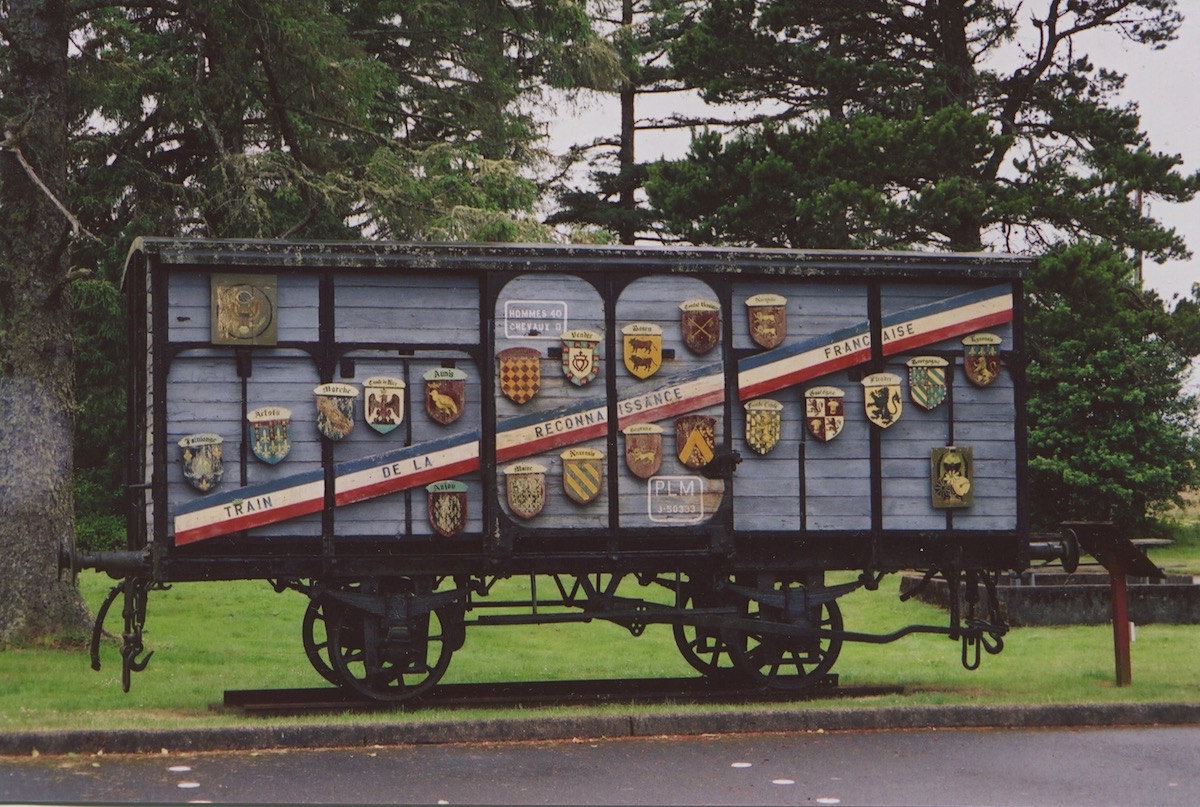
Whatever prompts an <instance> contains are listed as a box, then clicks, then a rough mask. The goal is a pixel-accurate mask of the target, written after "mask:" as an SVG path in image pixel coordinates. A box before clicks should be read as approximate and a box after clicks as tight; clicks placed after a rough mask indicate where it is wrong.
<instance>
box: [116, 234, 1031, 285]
mask: <svg viewBox="0 0 1200 807" xmlns="http://www.w3.org/2000/svg"><path fill="white" fill-rule="evenodd" d="M138 254H141V255H143V256H145V257H146V258H147V259H149V260H152V261H153V262H154V263H155V264H157V266H159V267H163V268H169V267H172V266H188V267H192V268H196V267H213V268H219V267H228V266H238V267H244V268H247V269H253V268H259V267H261V268H267V267H270V268H274V269H287V268H294V269H319V268H353V269H379V270H396V269H403V268H414V269H437V270H451V271H454V270H469V271H479V270H483V271H487V270H505V269H507V270H519V271H568V272H575V273H586V272H596V271H606V270H607V271H611V270H613V269H615V268H626V267H628V268H630V269H633V268H635V267H636V268H637V269H639V270H641V271H661V272H681V273H692V272H718V273H735V274H741V273H749V274H763V275H792V276H800V277H821V276H838V275H843V274H845V275H855V276H861V275H862V274H863V273H870V274H876V273H877V274H879V275H882V276H901V277H904V276H907V277H931V278H932V277H933V276H936V275H939V274H943V273H947V274H952V275H954V276H956V277H972V276H974V277H980V278H1017V277H1020V276H1022V275H1023V274H1024V273H1025V271H1026V269H1027V268H1028V266H1029V264H1030V263H1031V261H1032V259H1031V258H1029V257H1027V256H1020V255H1012V254H1007V253H998V252H906V251H874V250H793V249H760V248H736V247H671V246H592V245H560V244H468V243H428V242H422V243H399V242H387V241H278V240H250V239H245V240H243V239H230V240H215V239H186V238H153V237H143V238H138V239H137V240H136V241H134V243H133V246H132V247H131V248H130V251H129V257H128V259H127V261H126V267H127V268H128V265H129V261H130V260H132V259H133V258H134V257H135V256H136V255H138Z"/></svg>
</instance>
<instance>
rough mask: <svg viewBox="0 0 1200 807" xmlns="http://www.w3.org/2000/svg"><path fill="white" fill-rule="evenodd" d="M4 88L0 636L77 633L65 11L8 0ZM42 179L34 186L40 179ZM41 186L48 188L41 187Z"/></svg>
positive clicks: (57, 2)
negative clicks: (60, 563) (61, 569)
mask: <svg viewBox="0 0 1200 807" xmlns="http://www.w3.org/2000/svg"><path fill="white" fill-rule="evenodd" d="M6 5H7V9H8V11H7V14H6V15H4V16H3V18H2V21H3V31H4V33H5V35H6V38H7V40H8V41H7V43H6V49H5V50H6V52H5V53H4V55H3V56H2V57H0V98H2V99H3V103H4V109H5V112H6V113H7V115H8V116H7V117H6V118H5V119H4V121H3V125H4V130H5V132H4V135H5V141H6V148H5V149H4V150H3V151H0V457H2V458H3V459H2V460H0V462H2V464H0V557H3V563H2V564H0V645H4V644H11V643H25V642H30V641H40V640H43V639H45V638H47V637H50V638H54V639H57V640H60V641H61V640H62V639H64V638H66V639H76V640H77V639H80V638H82V636H83V635H86V630H87V627H88V623H89V622H90V617H89V614H88V610H87V607H86V605H85V604H84V602H83V599H82V598H81V597H80V594H79V590H78V588H77V586H76V585H75V584H74V582H73V581H72V580H71V579H70V578H69V576H68V577H66V578H65V579H64V580H62V581H59V580H58V579H57V553H58V547H59V545H60V544H63V545H70V544H71V543H73V540H74V502H73V496H72V489H71V477H72V474H71V446H72V425H73V416H74V405H75V389H74V365H73V361H72V359H73V344H72V336H71V311H70V305H69V301H68V296H67V283H68V280H67V273H68V259H67V247H68V245H69V242H70V229H69V227H68V222H67V219H66V218H65V217H64V216H63V214H62V213H61V212H60V211H59V210H58V209H57V207H56V206H55V204H54V202H53V200H52V199H51V198H50V195H51V194H53V195H54V196H55V197H57V198H59V199H63V198H65V193H64V191H65V189H66V177H67V92H66V91H67V32H68V31H67V12H66V6H65V3H64V2H63V1H62V0H9V2H8V3H7V4H6ZM39 181H40V183H41V184H40V185H39ZM43 186H44V187H43Z"/></svg>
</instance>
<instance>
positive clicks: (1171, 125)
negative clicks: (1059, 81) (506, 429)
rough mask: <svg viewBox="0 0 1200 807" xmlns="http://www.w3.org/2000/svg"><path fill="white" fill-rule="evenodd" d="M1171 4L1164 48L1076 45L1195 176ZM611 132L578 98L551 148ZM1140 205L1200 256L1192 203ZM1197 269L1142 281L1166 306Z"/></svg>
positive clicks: (1198, 71) (611, 122) (644, 141)
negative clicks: (1110, 74)
mask: <svg viewBox="0 0 1200 807" xmlns="http://www.w3.org/2000/svg"><path fill="white" fill-rule="evenodd" d="M1179 5H1180V7H1181V8H1182V9H1183V12H1184V13H1185V14H1188V13H1189V12H1190V13H1191V16H1190V17H1188V18H1187V19H1185V21H1184V23H1183V27H1182V29H1181V30H1180V32H1179V38H1178V39H1177V40H1176V41H1175V42H1172V43H1171V44H1170V45H1168V46H1167V47H1166V48H1165V49H1164V50H1161V51H1154V50H1150V49H1149V48H1146V47H1135V46H1133V45H1130V44H1128V43H1125V42H1123V41H1122V40H1120V39H1119V38H1117V37H1116V36H1107V37H1105V38H1103V39H1099V38H1094V37H1093V38H1092V39H1089V40H1085V41H1083V42H1082V43H1080V44H1081V46H1082V49H1083V50H1084V52H1086V53H1088V54H1089V55H1090V56H1091V57H1092V60H1093V63H1094V64H1096V65H1100V66H1104V67H1108V68H1110V69H1113V70H1117V71H1120V72H1124V73H1126V74H1127V76H1128V80H1127V82H1126V87H1125V97H1126V98H1127V99H1128V100H1131V101H1135V102H1136V103H1137V104H1138V107H1139V109H1140V111H1141V116H1142V128H1143V130H1144V131H1146V132H1148V133H1149V135H1150V142H1151V144H1152V146H1153V147H1154V149H1155V150H1157V151H1161V152H1165V153H1168V154H1180V155H1182V157H1183V159H1184V170H1185V171H1196V170H1198V169H1200V0H1180V3H1179ZM666 111H667V110H664V111H663V112H662V113H659V112H657V111H654V110H648V109H647V108H646V106H645V105H644V104H643V105H642V107H641V108H639V110H638V115H639V117H651V116H658V115H659V114H666ZM689 111H690V110H689ZM619 128H620V125H619V121H618V119H617V107H616V101H615V99H613V98H612V97H611V96H608V97H605V96H591V97H588V98H585V99H581V101H580V103H578V104H577V105H575V108H574V109H570V108H566V107H564V108H563V109H561V110H560V117H559V123H558V125H557V126H556V127H555V129H554V130H553V131H552V133H551V136H552V139H551V148H552V149H553V150H554V151H555V152H559V153H561V152H562V151H563V150H565V149H566V148H567V147H568V146H570V145H572V144H573V143H580V142H584V141H587V140H590V139H591V138H593V137H597V136H602V135H615V134H616V133H617V131H618V130H619ZM687 142H688V137H687V134H686V133H683V132H671V133H663V134H659V133H655V132H642V133H639V134H638V139H637V143H636V146H637V159H638V160H639V161H642V162H651V161H654V160H656V159H658V158H660V157H664V156H666V157H677V156H680V155H681V154H683V153H684V151H685V150H686V148H687ZM1147 204H1148V208H1149V211H1148V212H1149V213H1150V214H1151V215H1153V216H1155V217H1156V218H1158V219H1159V220H1161V221H1162V222H1164V223H1165V224H1166V225H1167V226H1169V227H1174V228H1175V229H1176V230H1177V231H1178V232H1180V233H1181V234H1182V235H1183V237H1184V239H1185V240H1186V241H1187V244H1188V248H1189V249H1191V250H1192V252H1194V253H1197V255H1198V256H1200V199H1198V200H1196V201H1193V202H1190V203H1188V204H1186V205H1171V204H1166V203H1164V202H1160V201H1156V200H1148V202H1147ZM1198 267H1200V257H1197V258H1193V259H1192V260H1189V261H1172V262H1169V263H1166V264H1161V265H1160V264H1156V263H1153V262H1149V261H1147V262H1146V264H1145V270H1144V271H1145V282H1146V285H1147V286H1149V287H1151V288H1154V289H1156V290H1157V291H1158V292H1159V294H1161V295H1162V296H1163V297H1164V298H1165V299H1167V300H1170V299H1171V298H1172V297H1173V296H1174V295H1176V294H1180V295H1186V294H1187V293H1188V291H1189V290H1190V289H1191V287H1192V284H1193V283H1195V282H1198V281H1200V272H1198Z"/></svg>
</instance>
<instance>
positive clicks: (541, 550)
mask: <svg viewBox="0 0 1200 807" xmlns="http://www.w3.org/2000/svg"><path fill="white" fill-rule="evenodd" d="M1025 268H1026V261H1025V260H1024V259H1021V258H1017V257H1014V256H1006V255H996V254H923V253H910V252H903V253H902V252H888V253H884V252H800V251H781V250H754V249H690V248H689V249H682V248H679V249H665V248H664V249H648V248H647V249H643V248H622V247H573V246H547V245H504V246H500V245H486V246H485V245H431V244H389V243H302V242H290V241H289V242H282V241H211V240H170V239H157V238H146V239H141V240H139V241H138V242H137V243H136V244H135V245H134V247H133V249H132V251H131V253H130V256H129V259H128V263H127V267H126V273H125V279H124V286H125V291H126V294H127V299H128V311H129V317H130V331H129V333H130V335H129V339H130V342H129V348H130V355H131V356H132V360H131V371H130V378H129V398H128V400H129V412H130V414H129V433H130V435H131V436H132V437H131V440H130V442H129V445H128V456H127V464H128V468H129V479H128V482H129V485H128V514H129V516H128V535H129V548H128V550H127V551H124V552H117V553H107V554H77V553H73V552H64V557H65V558H66V559H65V560H64V561H63V562H64V563H69V564H70V565H71V566H72V567H73V568H76V569H77V568H97V569H100V570H103V571H107V572H109V573H110V574H112V575H114V576H115V577H118V578H119V579H121V581H122V582H121V583H120V584H119V585H118V586H117V587H116V588H114V589H113V594H112V597H110V599H109V601H108V602H107V603H106V605H105V608H104V609H102V610H103V611H107V606H108V605H109V604H110V603H111V602H112V601H113V599H115V598H116V597H117V596H119V595H121V594H123V595H124V597H125V608H124V611H125V621H126V625H125V631H124V634H125V646H124V648H123V651H122V655H123V658H124V665H125V669H124V676H123V678H124V682H125V685H126V686H128V683H129V674H130V673H131V672H132V671H136V670H138V669H140V668H141V667H142V666H144V664H145V661H146V658H147V657H146V656H144V655H143V654H144V653H145V649H144V647H143V645H142V633H141V631H142V625H143V622H144V619H145V612H146V600H147V596H148V592H149V591H150V590H151V589H153V588H154V587H155V586H158V585H162V584H167V583H176V582H185V581H196V580H231V579H252V578H259V579H265V580H270V581H272V582H273V583H274V584H275V585H276V587H277V588H279V589H280V590H285V589H294V590H296V591H299V592H302V593H303V594H304V595H306V596H308V597H309V598H310V603H309V606H308V610H307V612H306V615H305V618H304V624H303V626H302V630H303V637H304V649H305V652H306V653H307V655H308V657H309V659H310V660H311V662H312V664H313V665H314V667H316V669H317V670H318V671H319V672H320V673H321V674H322V675H323V676H324V677H325V678H327V679H328V680H329V681H330V682H333V683H336V684H338V685H344V686H347V687H350V688H353V689H355V690H357V691H359V692H360V693H362V694H365V695H368V696H370V697H372V698H377V699H385V700H400V699H405V698H410V697H413V696H415V695H419V694H420V693H421V692H424V691H425V690H427V689H428V688H429V687H432V686H433V685H434V684H436V682H437V681H438V679H439V678H440V677H441V675H442V673H443V672H444V671H445V669H446V666H447V664H448V663H449V661H450V657H451V654H452V653H453V651H454V650H456V649H457V648H459V647H460V646H461V645H462V643H463V641H464V639H465V633H466V627H468V626H471V627H475V626H481V625H486V624H512V623H514V622H526V623H538V622H547V621H565V620H580V621H586V620H592V619H601V620H608V621H612V622H615V623H617V624H621V625H624V626H625V627H627V628H629V629H630V630H631V631H633V632H634V633H639V632H640V631H641V630H642V629H643V628H644V627H645V626H646V625H647V624H651V623H666V624H671V625H672V626H673V629H674V634H675V638H676V641H677V643H678V646H679V649H680V651H681V652H682V653H683V655H684V656H685V657H686V658H687V659H688V661H689V662H690V663H691V664H692V665H693V666H694V667H695V668H696V669H697V670H699V671H700V672H702V673H704V674H706V675H714V676H716V675H720V676H729V677H730V679H731V680H732V679H738V680H741V681H743V682H745V683H746V684H747V685H766V686H773V687H785V688H790V687H797V688H798V687H804V686H807V685H809V684H811V683H813V682H814V681H819V680H822V678H823V677H824V676H825V675H826V674H827V673H828V672H829V670H830V668H831V667H832V665H833V663H834V661H835V660H836V658H837V655H838V651H839V649H840V648H841V646H842V643H843V642H844V641H871V642H885V641H891V640H893V639H897V638H899V637H900V636H903V635H907V634H909V633H912V632H917V631H925V632H937V633H944V634H947V635H949V636H951V637H953V638H961V639H962V642H963V658H964V662H965V663H967V664H969V665H971V664H977V663H978V660H979V650H980V648H981V647H982V648H984V649H987V650H989V651H993V652H994V651H998V650H999V647H1000V643H1001V636H1002V635H1003V634H1004V631H1005V626H1004V624H1003V622H1002V620H1001V619H999V617H998V616H997V615H996V614H993V613H989V614H984V613H976V609H975V607H974V605H973V604H972V603H973V602H974V597H973V596H971V594H972V592H973V591H974V590H975V587H976V586H977V585H979V584H983V585H989V584H991V583H992V581H993V580H994V576H995V575H996V574H997V573H999V572H1001V571H1003V570H1010V569H1021V568H1024V567H1025V566H1026V565H1027V564H1028V562H1029V554H1030V545H1029V515H1028V504H1027V496H1026V491H1025V480H1026V465H1027V460H1026V444H1025V432H1026V429H1025V422H1024V421H1025V411H1026V409H1025V392H1024V391H1025V384H1024V366H1025V359H1024V354H1023V350H1022V319H1021V299H1022V277H1023V274H1024V271H1025ZM908 569H916V570H920V571H923V572H925V574H926V575H927V577H930V578H931V577H933V576H935V575H939V576H944V577H945V578H946V579H947V580H948V581H950V583H951V585H952V587H953V588H954V589H955V590H956V591H958V590H960V589H961V590H962V591H963V592H965V593H966V594H967V596H966V597H965V600H964V601H965V602H966V603H967V604H966V605H963V606H958V605H957V604H956V605H955V606H953V607H952V608H951V613H950V620H949V624H948V625H944V626H926V625H913V626H909V627H908V628H905V629H903V630H901V631H898V632H895V633H890V634H883V635H877V634H871V633H863V632H851V631H848V630H847V629H846V627H845V626H844V625H843V622H842V618H841V613H840V608H839V606H838V602H837V600H838V598H839V597H840V596H842V595H844V594H846V593H848V592H850V591H852V590H855V589H857V588H859V587H861V586H867V587H872V588H873V587H875V586H877V585H878V583H879V581H880V579H881V578H882V576H883V575H885V574H888V573H892V572H897V571H900V570H908ZM839 570H840V571H850V572H857V573H858V575H857V577H855V576H854V575H852V574H851V575H845V574H843V575H839V576H838V577H837V579H839V580H843V581H848V582H839V583H829V582H827V579H826V578H827V574H828V573H830V572H836V571H839ZM518 576H520V577H526V576H527V577H528V578H529V581H530V585H529V591H530V594H529V596H528V597H527V598H523V599H522V600H521V601H520V602H513V601H511V600H506V601H505V603H504V605H505V608H504V609H503V613H496V612H495V611H496V610H499V609H493V610H492V611H490V612H489V606H490V605H491V603H490V602H489V599H488V595H489V593H490V592H491V590H492V587H493V584H494V583H495V582H496V581H497V580H500V579H504V578H509V577H518ZM539 579H541V580H542V581H543V583H542V593H541V594H539V592H538V587H537V582H538V580H539ZM547 581H549V582H547ZM547 590H549V592H550V594H549V595H547V594H546V593H545V592H546V591H547ZM642 592H644V594H643V593H642ZM989 601H990V602H995V599H994V597H993V598H989ZM953 602H954V603H958V602H959V598H953ZM103 618H104V615H103V613H102V614H101V615H100V617H99V618H98V620H97V636H98V635H99V629H100V625H101V624H102V622H103ZM868 627H869V626H868Z"/></svg>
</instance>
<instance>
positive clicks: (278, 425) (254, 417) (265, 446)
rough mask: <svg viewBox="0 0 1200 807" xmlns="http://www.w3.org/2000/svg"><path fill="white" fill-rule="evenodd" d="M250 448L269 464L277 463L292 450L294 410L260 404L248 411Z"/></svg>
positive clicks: (255, 454)
mask: <svg viewBox="0 0 1200 807" xmlns="http://www.w3.org/2000/svg"><path fill="white" fill-rule="evenodd" d="M246 421H247V424H248V426H247V428H248V430H249V437H250V450H251V451H252V452H254V456H256V457H258V458H259V459H260V460H262V461H263V462H265V463H267V464H268V465H275V464H277V463H278V462H279V461H280V460H282V459H283V458H284V457H286V456H287V455H288V452H289V451H291V450H292V436H291V423H292V410H290V409H284V408H283V407H282V406H260V407H259V408H258V409H255V410H253V411H252V412H247V413H246Z"/></svg>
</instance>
